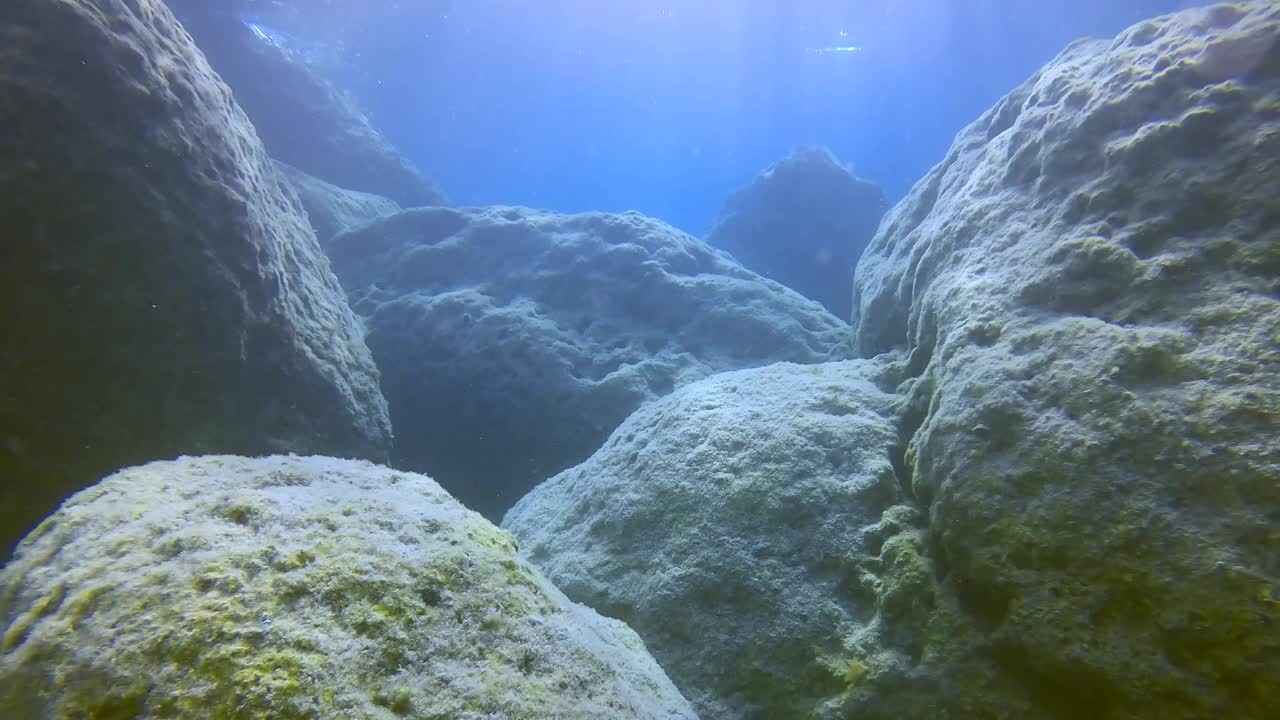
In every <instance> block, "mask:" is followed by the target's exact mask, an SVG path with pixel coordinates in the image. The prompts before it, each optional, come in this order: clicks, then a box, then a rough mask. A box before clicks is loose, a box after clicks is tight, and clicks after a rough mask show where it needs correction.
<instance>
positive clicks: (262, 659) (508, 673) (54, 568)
mask: <svg viewBox="0 0 1280 720" xmlns="http://www.w3.org/2000/svg"><path fill="white" fill-rule="evenodd" d="M0 633H2V634H0V707H3V708H4V709H5V713H4V715H5V717H6V718H14V719H16V720H25V719H27V718H31V719H33V720H34V719H36V718H53V717H65V718H89V717H92V718H258V717H272V718H329V717H362V718H388V719H391V718H397V717H405V718H424V719H425V718H436V719H439V720H445V719H448V720H456V719H466V718H473V719H476V720H478V719H480V718H497V717H500V718H546V717H557V718H604V717H607V718H652V719H654V720H656V719H658V718H662V719H664V720H674V719H677V718H695V715H694V714H693V712H692V711H691V710H690V708H689V706H688V704H687V703H686V702H685V701H684V699H683V698H682V697H681V696H680V694H679V693H678V692H677V691H676V689H675V688H674V687H673V686H672V685H671V683H670V682H669V681H668V680H667V677H666V676H665V675H664V674H663V672H662V670H661V669H660V668H659V667H658V666H657V665H656V664H655V663H654V661H653V659H652V658H651V657H650V656H649V655H648V653H647V652H646V651H645V647H644V644H643V643H642V642H641V641H640V640H639V638H637V637H636V635H635V633H633V632H632V631H631V630H629V629H628V628H627V627H626V626H625V625H623V624H622V623H621V622H618V621H616V620H609V619H605V618H602V617H600V616H599V615H596V614H595V613H594V612H592V611H590V610H588V609H586V608H583V607H581V606H578V605H575V604H573V603H571V602H569V601H568V600H566V599H565V597H564V596H563V595H561V594H560V592H559V591H558V590H556V589H555V588H554V587H553V586H552V585H550V584H549V583H548V582H547V581H546V580H545V579H543V577H542V576H541V575H539V574H538V573H537V572H536V571H534V570H532V569H531V568H530V567H529V566H528V565H527V564H526V563H525V562H524V561H522V560H520V559H518V558H517V557H516V545H515V541H514V540H513V539H512V537H511V536H510V535H509V534H507V533H506V532H504V531H502V530H499V529H497V528H495V527H494V526H493V525H491V524H490V523H489V522H488V521H486V520H484V519H483V518H481V517H480V516H479V515H477V514H475V513H473V512H471V511H469V510H467V509H465V508H463V507H462V506H461V505H459V504H458V503H457V502H456V501H454V500H453V499H452V498H451V497H449V496H448V495H447V494H446V493H445V492H444V491H443V490H442V489H441V488H440V486H439V485H437V484H436V483H435V482H433V481H432V480H430V479H429V478H426V477H423V476H420V475H413V474H406V473H400V472H396V471H393V470H389V469H387V468H384V467H380V466H377V465H373V464H370V463H366V462H360V461H347V460H334V459H330V458H323V457H307V458H302V457H293V456H289V457H283V456H277V457H268V458H261V459H246V458H240V457H234V456H211V457H203V458H183V459H180V460H178V461H174V462H160V463H153V464H150V465H146V466H143V467H139V468H134V469H130V470H126V471H123V472H120V473H117V474H115V475H113V476H111V477H109V478H107V479H105V480H103V481H102V482H100V483H99V484H97V485H95V486H94V487H92V488H90V489H88V490H85V491H83V492H81V493H79V494H78V495H76V496H75V497H73V498H71V499H70V500H68V501H67V502H66V503H65V504H64V505H63V507H62V508H61V509H60V510H58V512H56V513H55V514H54V515H53V516H51V517H50V518H48V519H47V520H46V521H45V522H44V523H43V524H41V525H40V526H39V527H38V528H37V529H36V530H35V531H33V532H32V533H31V534H30V535H29V536H28V537H27V538H26V539H25V540H24V541H23V543H22V544H21V545H20V547H19V549H18V552H17V554H16V557H15V558H14V560H13V561H12V562H10V563H9V564H8V565H7V566H6V567H5V568H4V569H3V571H0Z"/></svg>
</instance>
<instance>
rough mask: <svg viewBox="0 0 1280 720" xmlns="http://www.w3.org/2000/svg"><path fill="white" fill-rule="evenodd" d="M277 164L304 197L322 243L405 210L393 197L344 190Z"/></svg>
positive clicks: (288, 166) (289, 166)
mask: <svg viewBox="0 0 1280 720" xmlns="http://www.w3.org/2000/svg"><path fill="white" fill-rule="evenodd" d="M275 166H276V169H277V170H278V171H280V173H281V174H282V175H284V176H285V177H286V178H288V179H289V182H290V183H291V184H292V185H293V189H294V190H296V191H297V193H298V197H299V198H301V199H302V207H304V208H306V210H307V218H308V219H310V220H311V229H312V230H315V232H316V238H317V239H319V240H320V244H321V245H322V246H323V245H326V244H328V242H329V241H330V240H332V239H333V236H335V235H337V234H338V233H340V232H343V231H345V230H350V229H351V228H354V227H358V226H360V225H364V224H365V223H370V222H373V221H374V220H377V219H378V218H383V217H386V216H388V215H394V214H396V213H398V212H400V211H401V210H402V209H403V208H401V207H400V205H399V204H398V203H396V201H395V200H392V199H391V198H385V197H382V196H381V195H371V194H369V193H363V192H360V191H358V190H344V189H343V188H340V187H338V186H337V185H332V184H330V183H327V182H325V181H323V180H321V179H320V178H317V177H312V176H311V175H308V174H306V173H304V172H302V171H301V170H299V169H297V168H295V167H293V166H292V165H287V164H285V163H282V162H279V161H277V162H276V163H275Z"/></svg>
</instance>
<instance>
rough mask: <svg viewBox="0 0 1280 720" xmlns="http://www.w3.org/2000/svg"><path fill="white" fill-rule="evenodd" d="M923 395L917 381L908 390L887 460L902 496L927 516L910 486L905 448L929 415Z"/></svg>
mask: <svg viewBox="0 0 1280 720" xmlns="http://www.w3.org/2000/svg"><path fill="white" fill-rule="evenodd" d="M925 395H926V393H923V392H920V384H919V383H917V384H916V385H914V386H913V387H912V388H911V390H909V391H908V393H907V399H906V407H905V408H904V409H903V412H902V416H901V417H900V418H899V419H898V437H897V440H896V441H895V442H894V443H893V445H891V446H890V447H889V462H890V463H891V464H892V465H893V475H894V477H895V478H897V481H898V488H899V489H900V490H901V491H902V496H903V497H904V498H905V499H907V500H909V501H910V502H911V504H912V505H916V506H917V509H918V510H920V511H921V514H922V515H926V516H927V510H928V508H921V507H918V505H919V504H918V502H917V498H916V496H915V490H914V489H913V488H912V485H913V482H914V479H915V469H914V468H913V467H912V466H911V465H910V464H909V463H908V462H907V448H908V447H909V446H910V444H911V439H912V438H913V437H915V434H916V433H917V432H918V431H919V430H920V427H921V426H923V425H924V421H925V418H926V417H928V415H929V403H928V402H927V401H925V400H924V399H923V397H922V396H925Z"/></svg>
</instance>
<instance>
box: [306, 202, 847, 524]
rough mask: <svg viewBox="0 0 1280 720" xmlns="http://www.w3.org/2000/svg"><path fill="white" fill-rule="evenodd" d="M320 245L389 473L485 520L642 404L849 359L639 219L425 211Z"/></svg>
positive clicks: (811, 325)
mask: <svg viewBox="0 0 1280 720" xmlns="http://www.w3.org/2000/svg"><path fill="white" fill-rule="evenodd" d="M328 250H329V255H330V257H331V259H332V261H333V267H334V270H335V271H336V272H337V273H338V275H339V277H340V278H341V280H342V283H343V286H344V287H345V288H346V289H347V291H348V293H349V294H350V296H351V299H352V303H353V306H354V307H355V308H356V309H357V312H359V313H360V314H361V315H363V316H364V317H365V318H366V321H367V323H368V327H369V342H370V347H371V348H372V349H373V351H374V356H375V357H376V358H377V359H378V363H379V366H380V368H381V369H382V374H383V388H384V390H385V392H386V393H387V396H388V398H393V400H391V408H392V419H393V420H394V422H395V426H396V432H397V443H396V450H395V458H396V463H397V464H399V465H402V466H404V467H407V468H410V469H415V470H424V471H427V472H430V473H431V474H432V475H433V476H434V477H436V478H437V479H438V480H440V482H441V483H442V484H444V486H445V487H447V488H449V490H450V492H452V493H453V494H454V495H455V496H457V497H458V498H459V499H460V500H462V501H463V502H464V503H466V504H467V505H468V506H469V507H471V508H473V509H476V510H479V511H481V512H483V513H485V514H486V515H488V516H489V517H491V518H500V517H501V516H502V513H503V512H504V511H505V510H506V509H507V508H509V507H510V506H511V505H512V504H513V503H514V502H515V501H516V499H518V498H519V497H520V496H521V495H522V494H524V492H525V491H526V490H528V489H529V488H531V487H533V485H534V484H536V483H537V482H539V481H541V480H544V479H546V478H547V477H550V476H551V475H553V474H555V473H556V472H558V471H560V470H563V469H564V468H566V467H569V466H571V465H573V464H575V463H578V462H581V461H582V460H584V459H586V458H587V457H588V456H589V455H590V454H591V453H592V452H594V451H595V450H596V449H598V448H599V447H600V444H601V443H603V442H604V440H605V439H606V438H607V437H608V436H609V433H610V432H611V431H612V430H613V429H614V428H615V427H617V425H618V423H620V422H622V420H623V419H624V418H626V417H627V415H629V414H630V413H631V412H632V411H633V410H635V409H636V408H637V407H639V406H640V404H641V403H642V402H644V401H646V400H649V399H653V398H656V397H660V396H662V395H665V394H667V393H669V392H671V391H672V390H673V389H674V388H676V387H678V386H680V385H683V384H685V383H688V382H691V381H693V380H697V379H699V378H702V377H705V376H707V375H709V374H711V373H714V372H718V371H722V370H732V369H738V368H744V367H751V366H758V365H763V364H767V363H770V362H774V361H779V360H791V361H795V362H802V363H811V362H818V361H821V360H824V359H828V358H831V357H836V356H841V355H842V354H843V353H844V352H845V349H846V346H847V343H846V341H847V333H848V326H847V325H845V324H844V323H843V322H841V321H840V320H839V319H838V318H836V317H834V316H832V315H831V314H829V313H827V312H825V311H824V310H823V309H822V308H821V307H819V306H818V305H817V304H816V303H813V302H811V301H808V300H805V299H804V298H802V297H800V296H799V295H797V294H796V293H794V292H792V291H789V290H787V289H786V288H784V287H782V286H781V285H778V284H777V283H773V282H769V281H767V280H765V279H764V278H761V277H760V276H758V275H755V274H754V273H751V272H749V271H747V270H744V269H743V268H742V267H741V266H739V265H738V264H736V263H734V262H733V261H732V260H731V259H729V258H728V257H726V256H725V255H724V254H723V253H719V252H717V251H715V250H712V249H711V248H709V247H708V246H707V245H705V244H704V243H702V242H700V241H699V240H697V239H695V238H692V237H689V236H688V235H685V234H683V233H681V232H679V231H677V230H675V229H673V228H671V227H670V226H668V225H665V224H663V223H660V222H657V221H654V220H650V219H648V218H645V217H643V216H641V215H639V214H636V213H627V214H623V215H606V214H584V215H571V216H566V215H558V214H555V213H550V212H543V211H536V210H528V209H521V208H503V207H497V208H483V209H466V210H456V209H448V208H424V209H416V210H408V211H405V212H404V213H401V214H399V215H394V216H391V217H389V218H384V219H382V220H380V221H377V222H375V223H373V224H370V225H365V226H362V227H360V228H358V229H355V230H352V231H350V232H347V233H344V234H342V235H339V236H338V237H336V238H334V239H333V241H331V243H330V245H329V248H328Z"/></svg>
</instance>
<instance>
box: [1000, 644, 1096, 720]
mask: <svg viewBox="0 0 1280 720" xmlns="http://www.w3.org/2000/svg"><path fill="white" fill-rule="evenodd" d="M984 654H986V655H987V656H988V657H990V659H991V660H992V661H993V662H994V663H995V664H996V666H997V667H999V668H1000V669H1001V670H1002V671H1003V672H1004V673H1005V674H1006V675H1007V676H1008V677H1010V678H1012V679H1013V680H1014V681H1015V682H1017V683H1018V684H1019V685H1021V686H1022V687H1023V688H1025V689H1026V691H1027V693H1028V695H1030V698H1031V701H1032V704H1033V705H1034V706H1035V707H1036V708H1039V709H1041V710H1043V711H1044V712H1045V713H1046V714H1047V715H1048V716H1049V717H1052V718H1057V720H1090V718H1110V717H1116V716H1117V715H1118V711H1119V710H1120V708H1121V702H1120V701H1119V697H1120V693H1119V692H1118V690H1117V688H1116V687H1115V686H1114V684H1113V683H1112V682H1111V680H1110V679H1109V678H1107V677H1106V676H1105V675H1104V674H1102V673H1100V672H1097V671H1095V670H1091V669H1089V668H1086V667H1083V666H1079V665H1075V666H1070V667H1066V666H1060V667H1045V665H1044V662H1043V657H1042V656H1041V657H1038V656H1037V654H1036V653H1033V652H1032V651H1030V650H1029V649H1028V648H1026V647H1024V646H1023V645H1021V644H1020V643H1014V642H1002V643H998V644H994V645H992V646H990V647H988V648H986V650H985V653H984Z"/></svg>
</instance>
